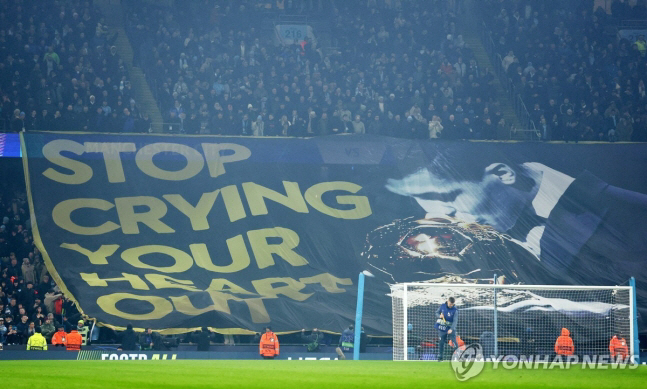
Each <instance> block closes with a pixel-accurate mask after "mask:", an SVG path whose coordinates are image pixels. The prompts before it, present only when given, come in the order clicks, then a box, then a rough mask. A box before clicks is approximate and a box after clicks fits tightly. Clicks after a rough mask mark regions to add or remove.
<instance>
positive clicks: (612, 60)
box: [482, 0, 647, 141]
mask: <svg viewBox="0 0 647 389" xmlns="http://www.w3.org/2000/svg"><path fill="white" fill-rule="evenodd" d="M634 3H635V5H634V6H633V8H631V6H630V5H629V2H620V1H616V2H614V3H613V5H612V6H611V8H610V11H611V14H607V13H606V12H605V11H604V9H603V8H602V7H599V8H597V9H596V10H595V12H593V1H592V0H591V1H580V0H573V1H570V0H568V1H564V0H560V1H553V0H548V1H546V0H503V1H500V0H486V1H485V2H484V5H485V6H484V7H482V9H483V12H482V16H483V21H484V23H485V24H486V27H487V30H488V32H489V37H488V38H486V39H488V40H489V41H490V42H491V45H492V46H493V47H494V52H495V53H494V55H495V56H496V59H494V61H497V62H500V63H501V69H502V73H503V74H502V75H501V76H502V77H503V78H505V79H506V81H507V82H505V83H504V84H505V85H508V86H509V88H510V89H511V91H512V93H513V95H515V96H519V97H520V98H521V99H522V100H523V102H524V103H525V104H524V105H525V106H526V107H527V109H528V111H529V116H530V119H531V120H532V122H533V123H534V126H536V128H537V129H538V130H539V131H540V132H541V133H542V138H544V139H547V140H566V141H578V140H586V141H595V140H601V141H646V140H647V126H646V123H647V121H646V119H647V116H646V115H647V97H646V96H647V95H646V94H645V74H647V61H646V57H645V55H646V46H645V44H646V43H645V36H644V35H637V36H625V35H623V33H622V30H623V28H625V27H629V26H631V24H632V22H633V23H634V24H635V23H638V24H639V26H641V28H644V27H645V25H647V20H646V19H647V9H646V8H645V6H644V4H642V3H640V2H634ZM636 19H637V20H636ZM623 26H624V27H623Z"/></svg>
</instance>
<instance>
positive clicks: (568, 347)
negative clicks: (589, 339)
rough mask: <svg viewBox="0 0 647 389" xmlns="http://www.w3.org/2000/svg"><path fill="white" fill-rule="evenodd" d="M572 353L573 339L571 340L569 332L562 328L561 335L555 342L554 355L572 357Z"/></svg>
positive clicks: (573, 347)
mask: <svg viewBox="0 0 647 389" xmlns="http://www.w3.org/2000/svg"><path fill="white" fill-rule="evenodd" d="M574 353H575V345H574V344H573V339H571V332H570V331H569V330H568V328H562V335H560V336H559V337H558V338H557V341H556V342H555V354H557V355H573V354H574Z"/></svg>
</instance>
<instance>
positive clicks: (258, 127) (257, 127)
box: [252, 115, 265, 136]
mask: <svg viewBox="0 0 647 389" xmlns="http://www.w3.org/2000/svg"><path fill="white" fill-rule="evenodd" d="M264 132H265V123H264V122H263V116H261V115H258V117H256V121H254V122H253V123H252V134H253V135H254V136H263V135H265V133H264Z"/></svg>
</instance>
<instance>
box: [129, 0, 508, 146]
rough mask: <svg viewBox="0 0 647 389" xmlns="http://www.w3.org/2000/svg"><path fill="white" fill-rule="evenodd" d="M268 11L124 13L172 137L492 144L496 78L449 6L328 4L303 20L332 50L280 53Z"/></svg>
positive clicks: (228, 8) (252, 6)
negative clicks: (350, 135)
mask: <svg viewBox="0 0 647 389" xmlns="http://www.w3.org/2000/svg"><path fill="white" fill-rule="evenodd" d="M261 3H266V2H253V1H242V2H236V4H235V6H233V4H231V2H229V3H228V2H199V3H191V4H190V5H189V6H186V5H185V4H180V3H179V2H176V6H175V7H163V6H154V5H151V4H149V3H146V2H136V1H129V2H127V4H128V7H127V9H128V11H127V12H126V14H127V15H128V22H127V31H128V32H129V37H130V39H131V41H132V42H133V46H134V47H135V50H136V55H135V57H136V62H138V63H139V65H141V66H142V68H143V69H145V71H146V74H147V77H148V79H149V82H150V84H151V86H152V88H153V89H154V90H155V92H156V95H157V99H158V102H159V104H160V106H161V110H162V112H163V114H164V120H165V125H164V131H167V132H172V133H175V132H179V133H211V134H226V135H252V134H254V135H261V134H262V135H266V136H272V135H295V136H306V135H308V136H312V135H327V134H335V133H343V132H355V133H368V134H382V135H392V136H397V137H405V138H421V139H425V138H429V137H430V136H431V137H434V138H435V137H441V136H442V137H444V138H448V139H458V138H473V139H492V138H495V137H496V126H497V124H498V123H500V121H501V118H502V115H501V112H500V109H499V104H498V101H496V100H495V99H494V98H493V97H494V96H493V95H492V93H491V91H492V88H491V84H492V82H493V79H494V74H493V73H492V72H491V71H489V70H487V69H482V68H480V67H479V64H478V63H477V62H476V60H475V59H474V56H473V53H472V50H471V49H470V48H469V47H467V45H466V44H465V41H464V39H463V36H462V35H461V32H460V30H459V28H457V24H456V14H455V13H454V11H455V10H454V9H453V7H449V6H448V5H447V4H448V3H447V2H444V1H426V2H419V1H399V2H375V1H368V2H361V3H360V4H359V5H358V7H355V8H357V9H353V10H351V9H349V5H348V4H343V3H341V4H338V5H339V8H333V7H329V6H330V5H331V4H332V2H329V1H320V2H318V4H319V8H318V9H316V10H313V12H310V13H309V14H308V16H307V17H308V18H313V17H315V18H318V19H316V22H317V23H318V24H319V25H320V26H321V28H320V30H322V31H326V29H328V30H330V31H333V33H332V34H331V37H330V39H329V40H330V42H329V45H328V46H324V45H323V44H321V43H320V42H318V41H317V40H316V39H310V40H308V41H307V42H305V43H304V44H303V45H299V44H295V45H276V44H274V42H273V41H272V34H266V33H264V32H263V31H262V25H263V23H262V21H263V20H264V19H267V18H270V17H271V16H272V14H271V13H270V12H272V11H271V10H268V9H267V8H266V7H261V6H259V4H260V5H262V4H261ZM295 3H298V2H295ZM299 3H300V2H299ZM306 3H307V2H304V3H303V4H306ZM315 3H317V2H315ZM220 5H222V6H220ZM303 7H304V6H303V5H301V6H299V8H298V9H297V10H292V11H293V12H305V13H307V7H306V8H305V9H304V8H303ZM315 8H317V7H315ZM288 11H289V10H283V11H279V12H288ZM308 20H310V19H308ZM313 24H314V23H313ZM323 35H324V34H322V36H320V37H319V39H320V40H323ZM358 115H359V117H358ZM344 117H347V118H346V119H344ZM434 117H436V118H435V120H434ZM348 121H353V123H352V124H348ZM432 134H433V135H432Z"/></svg>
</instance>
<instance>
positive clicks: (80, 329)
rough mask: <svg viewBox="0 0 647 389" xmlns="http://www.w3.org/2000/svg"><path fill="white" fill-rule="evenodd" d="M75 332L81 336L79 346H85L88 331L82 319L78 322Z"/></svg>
mask: <svg viewBox="0 0 647 389" xmlns="http://www.w3.org/2000/svg"><path fill="white" fill-rule="evenodd" d="M76 331H77V332H78V333H79V335H81V345H83V346H86V345H87V344H88V341H89V339H88V334H89V333H90V329H89V328H88V326H86V325H85V322H84V321H83V320H82V319H81V320H79V321H78V324H77V326H76Z"/></svg>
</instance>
